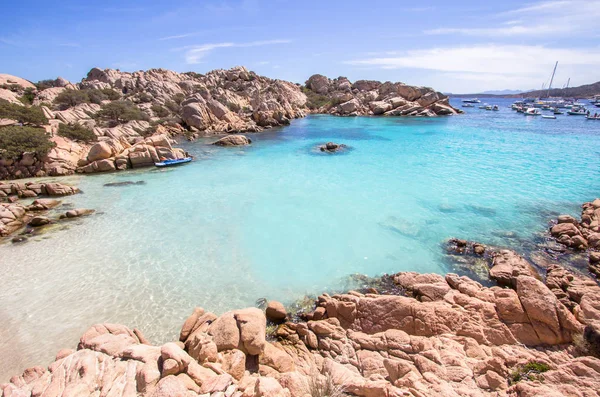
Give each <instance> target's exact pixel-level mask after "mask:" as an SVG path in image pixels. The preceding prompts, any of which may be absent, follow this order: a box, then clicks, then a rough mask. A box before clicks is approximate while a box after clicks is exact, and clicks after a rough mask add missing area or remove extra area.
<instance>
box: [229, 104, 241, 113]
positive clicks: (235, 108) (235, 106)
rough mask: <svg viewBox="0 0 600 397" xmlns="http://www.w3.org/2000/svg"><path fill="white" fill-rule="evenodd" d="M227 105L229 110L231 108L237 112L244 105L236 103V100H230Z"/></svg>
mask: <svg viewBox="0 0 600 397" xmlns="http://www.w3.org/2000/svg"><path fill="white" fill-rule="evenodd" d="M227 107H228V108H229V110H231V111H232V112H234V113H237V112H239V111H240V110H242V107H241V106H240V105H238V104H237V103H234V102H228V103H227Z"/></svg>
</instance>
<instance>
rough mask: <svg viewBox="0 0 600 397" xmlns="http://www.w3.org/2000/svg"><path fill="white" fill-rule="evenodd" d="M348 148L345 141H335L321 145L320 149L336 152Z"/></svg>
mask: <svg viewBox="0 0 600 397" xmlns="http://www.w3.org/2000/svg"><path fill="white" fill-rule="evenodd" d="M347 148H348V146H346V145H344V144H343V143H334V142H327V143H326V144H325V145H322V146H319V150H320V151H322V152H327V153H336V152H340V151H342V150H344V149H347Z"/></svg>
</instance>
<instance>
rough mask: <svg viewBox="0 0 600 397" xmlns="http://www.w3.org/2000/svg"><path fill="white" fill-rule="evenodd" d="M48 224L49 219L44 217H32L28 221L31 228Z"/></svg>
mask: <svg viewBox="0 0 600 397" xmlns="http://www.w3.org/2000/svg"><path fill="white" fill-rule="evenodd" d="M50 222H51V221H50V219H48V218H46V217H45V216H34V217H33V218H32V219H31V220H30V221H29V226H33V227H38V226H44V225H47V224H49V223H50Z"/></svg>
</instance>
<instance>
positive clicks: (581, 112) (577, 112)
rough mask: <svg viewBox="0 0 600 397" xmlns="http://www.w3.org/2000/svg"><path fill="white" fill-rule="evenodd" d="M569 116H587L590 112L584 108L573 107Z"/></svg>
mask: <svg viewBox="0 0 600 397" xmlns="http://www.w3.org/2000/svg"><path fill="white" fill-rule="evenodd" d="M567 114H568V115H570V116H587V115H588V112H587V111H586V110H585V108H583V107H580V106H573V108H571V110H569V111H568V112H567Z"/></svg>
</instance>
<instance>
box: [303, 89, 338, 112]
mask: <svg viewBox="0 0 600 397" xmlns="http://www.w3.org/2000/svg"><path fill="white" fill-rule="evenodd" d="M302 92H304V94H305V95H306V98H307V99H306V106H307V107H308V108H309V109H310V110H316V109H320V108H322V107H323V106H326V105H327V106H329V105H331V98H330V97H328V96H327V95H321V94H317V93H316V92H314V91H313V90H311V89H309V88H307V87H302Z"/></svg>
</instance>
